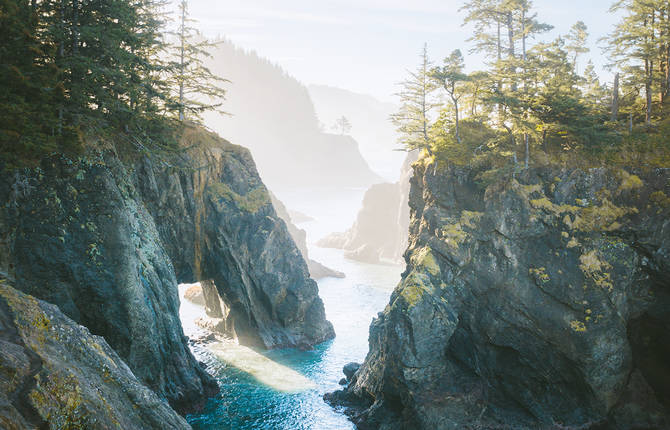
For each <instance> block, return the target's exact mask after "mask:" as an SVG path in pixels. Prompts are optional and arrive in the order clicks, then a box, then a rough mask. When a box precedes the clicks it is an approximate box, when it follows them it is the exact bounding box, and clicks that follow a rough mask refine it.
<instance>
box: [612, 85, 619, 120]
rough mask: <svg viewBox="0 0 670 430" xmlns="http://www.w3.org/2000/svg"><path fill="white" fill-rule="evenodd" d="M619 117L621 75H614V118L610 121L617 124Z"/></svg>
mask: <svg viewBox="0 0 670 430" xmlns="http://www.w3.org/2000/svg"><path fill="white" fill-rule="evenodd" d="M618 117H619V73H617V74H615V75H614V88H612V116H611V117H610V121H612V122H616V120H617V119H618Z"/></svg>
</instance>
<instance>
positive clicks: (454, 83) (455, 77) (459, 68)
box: [430, 49, 468, 143]
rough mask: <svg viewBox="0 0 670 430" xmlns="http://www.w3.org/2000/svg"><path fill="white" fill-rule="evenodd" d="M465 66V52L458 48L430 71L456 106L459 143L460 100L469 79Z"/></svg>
mask: <svg viewBox="0 0 670 430" xmlns="http://www.w3.org/2000/svg"><path fill="white" fill-rule="evenodd" d="M464 67H465V64H464V62H463V54H461V51H460V50H458V49H457V50H455V51H453V52H452V53H451V54H450V55H449V56H448V57H447V58H445V59H444V65H443V66H442V67H436V68H434V69H433V70H431V72H430V77H431V78H432V79H434V80H435V81H436V82H437V83H439V85H440V86H441V87H442V88H444V90H445V91H446V92H447V94H448V95H449V98H450V99H451V102H452V104H453V106H454V136H455V137H456V141H457V142H458V143H461V135H460V133H459V127H458V126H459V124H458V122H459V109H458V102H459V100H460V99H461V97H463V94H464V89H465V85H464V84H465V82H467V80H468V75H467V74H465V73H463V68H464Z"/></svg>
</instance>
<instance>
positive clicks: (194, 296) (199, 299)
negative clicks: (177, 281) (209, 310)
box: [184, 284, 205, 306]
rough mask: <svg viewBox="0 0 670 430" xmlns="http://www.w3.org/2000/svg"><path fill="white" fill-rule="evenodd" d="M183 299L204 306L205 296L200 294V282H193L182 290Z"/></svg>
mask: <svg viewBox="0 0 670 430" xmlns="http://www.w3.org/2000/svg"><path fill="white" fill-rule="evenodd" d="M184 299H186V300H188V301H189V302H191V303H193V304H196V305H199V306H205V297H204V296H203V295H202V287H201V286H200V284H193V285H191V286H190V287H188V288H187V289H186V291H184Z"/></svg>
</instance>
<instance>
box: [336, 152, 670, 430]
mask: <svg viewBox="0 0 670 430" xmlns="http://www.w3.org/2000/svg"><path fill="white" fill-rule="evenodd" d="M426 165H428V166H429V167H426ZM415 166H416V167H415V168H416V174H415V176H414V178H413V179H412V190H411V193H410V206H411V209H412V221H411V226H410V241H409V243H410V247H409V249H408V250H407V252H406V253H405V258H406V262H407V269H406V271H405V273H403V277H402V280H401V282H400V284H399V285H398V287H397V288H396V290H395V291H394V293H393V294H392V296H391V299H390V302H389V305H388V306H387V307H386V309H385V310H384V312H383V313H381V314H380V315H379V316H378V317H377V318H376V319H375V320H374V321H373V323H372V325H371V327H370V336H369V342H370V351H369V353H368V356H367V357H366V360H365V362H364V363H363V365H362V367H361V368H360V370H359V371H358V372H357V373H356V381H355V382H354V383H352V384H350V385H349V386H348V387H347V388H346V390H345V392H344V393H343V394H338V395H337V396H335V397H334V399H335V400H337V399H344V400H346V401H347V402H350V403H351V402H352V401H353V402H354V403H355V404H356V405H357V406H355V407H354V408H353V410H354V412H352V416H353V417H354V418H353V420H354V422H355V423H356V424H357V425H358V426H359V428H375V429H376V428H417V429H428V428H430V429H445V430H447V429H449V430H451V429H454V430H455V429H463V428H492V429H493V428H496V429H497V428H514V429H529V430H530V429H538V428H555V427H559V426H560V428H608V429H609V428H611V429H622V430H623V429H630V428H659V429H660V428H667V427H668V425H670V421H668V416H669V415H668V411H669V407H670V403H669V402H668V399H669V398H670V396H669V394H670V393H669V391H668V388H667V387H668V386H670V385H668V381H670V364H668V363H670V350H668V348H667V345H668V344H669V342H670V338H669V336H670V335H669V334H668V333H670V331H668V328H670V290H669V289H668V286H669V285H670V276H669V275H668V273H670V272H669V271H668V269H669V268H670V221H669V220H670V204H668V203H667V202H668V201H670V199H667V197H665V196H668V195H670V170H666V169H654V170H648V171H639V170H634V171H633V170H628V171H626V170H622V169H604V168H600V169H591V170H588V171H583V170H579V169H563V168H555V167H552V166H546V167H538V168H533V169H529V170H528V171H525V172H522V173H517V174H516V177H514V178H513V177H511V176H505V175H502V174H501V175H500V177H499V178H497V179H494V180H493V181H492V182H491V181H490V180H489V181H488V182H486V181H484V180H483V179H482V178H483V177H484V178H487V177H488V176H482V175H481V174H482V173H483V172H481V171H477V170H475V169H470V168H459V167H445V168H442V169H435V168H434V166H433V165H430V164H429V163H428V162H425V163H424V162H422V163H417V164H416V165H415ZM487 184H488V185H487ZM331 399H333V397H331ZM352 399H353V400H352ZM370 405H371V406H370ZM393 426H396V427H393Z"/></svg>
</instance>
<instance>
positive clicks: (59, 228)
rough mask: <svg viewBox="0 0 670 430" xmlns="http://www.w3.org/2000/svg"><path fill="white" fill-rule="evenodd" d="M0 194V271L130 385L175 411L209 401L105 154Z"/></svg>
mask: <svg viewBox="0 0 670 430" xmlns="http://www.w3.org/2000/svg"><path fill="white" fill-rule="evenodd" d="M25 175H26V179H25V184H26V185H25V189H22V190H18V189H17V188H16V183H17V181H16V179H15V178H12V179H10V180H7V181H4V180H3V181H2V184H0V201H1V202H3V204H2V213H1V214H0V230H1V231H2V236H3V239H4V240H3V245H4V246H3V249H2V252H0V253H3V254H4V255H5V256H6V257H7V260H6V261H5V262H4V263H5V265H4V267H2V268H0V270H2V271H4V272H7V273H9V274H10V275H11V276H13V277H14V278H15V279H16V287H17V289H19V290H21V291H23V292H26V293H28V294H30V295H32V296H34V297H37V298H39V299H42V300H44V301H47V302H49V303H53V304H55V305H57V306H58V307H59V308H60V309H61V311H62V312H63V313H64V314H65V315H67V316H68V317H69V318H71V319H72V320H74V321H75V322H77V323H78V324H81V325H83V326H85V327H86V328H88V329H89V330H90V331H91V332H92V333H94V334H96V335H98V336H103V337H104V338H105V340H106V341H107V343H108V344H109V345H110V346H111V347H112V348H114V350H115V351H116V352H117V353H118V354H119V356H120V357H121V358H122V359H123V360H124V361H125V362H126V363H127V364H128V366H130V368H131V369H132V371H133V373H134V374H135V376H137V378H138V379H140V380H141V381H142V382H143V383H145V384H146V385H148V386H149V387H150V388H151V389H153V390H154V391H155V392H156V393H157V394H158V395H159V396H161V397H164V398H167V399H168V400H169V401H170V404H171V405H172V406H173V407H175V408H177V409H178V410H180V411H186V410H190V409H193V408H194V407H197V406H198V405H199V404H202V403H204V400H205V398H206V397H207V396H210V395H212V394H214V393H215V392H216V391H217V386H216V383H215V382H214V380H213V379H212V378H211V376H209V375H208V374H207V373H206V372H205V371H204V369H202V368H201V367H200V365H199V364H198V362H197V361H196V360H195V358H194V357H193V355H192V354H191V352H190V350H189V348H188V345H187V343H186V341H185V338H184V334H183V331H182V328H181V322H180V321H179V314H178V310H179V298H178V292H177V281H176V278H175V274H174V270H173V267H172V264H171V262H170V257H169V255H168V254H167V253H166V252H165V249H164V247H163V244H162V242H161V239H160V237H159V234H158V232H157V231H156V226H155V224H154V221H153V219H152V217H151V215H150V213H149V212H148V211H147V210H146V208H145V206H144V205H143V203H142V200H141V199H140V196H139V195H138V193H137V192H136V190H135V188H134V186H133V184H132V183H131V182H130V181H129V179H128V178H129V176H130V175H129V172H128V168H127V167H126V165H124V163H122V162H121V161H120V160H119V158H118V157H117V156H116V154H115V153H114V152H112V151H107V152H103V153H100V154H98V155H91V156H90V157H87V158H85V159H80V160H75V161H71V160H69V159H67V158H65V157H62V156H54V157H52V158H51V159H48V160H44V162H43V163H42V165H41V167H40V168H37V169H33V170H31V171H29V172H26V173H25Z"/></svg>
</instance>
